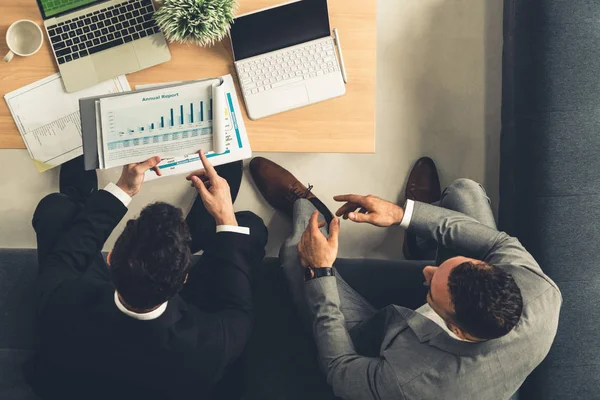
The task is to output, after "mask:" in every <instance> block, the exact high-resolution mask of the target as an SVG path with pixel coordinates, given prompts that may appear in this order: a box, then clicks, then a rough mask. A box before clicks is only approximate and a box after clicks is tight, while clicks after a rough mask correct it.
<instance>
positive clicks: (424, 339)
mask: <svg viewBox="0 0 600 400" xmlns="http://www.w3.org/2000/svg"><path fill="white" fill-rule="evenodd" d="M250 169H251V173H252V176H253V178H254V181H255V183H256V184H257V186H258V188H259V189H260V191H261V192H262V194H263V196H264V197H265V198H266V199H267V201H269V203H270V204H271V205H273V206H274V207H276V208H278V209H280V210H282V211H284V212H286V213H288V214H292V215H293V221H294V231H293V233H292V235H291V237H290V238H289V239H288V240H287V241H286V243H285V244H284V246H283V248H282V250H281V254H280V258H281V261H282V267H283V270H284V274H285V276H286V279H287V281H288V285H289V287H290V290H291V294H292V296H293V298H294V301H295V302H296V305H297V307H298V308H299V310H300V312H301V313H302V314H303V316H304V318H306V319H307V321H309V322H310V323H311V324H312V330H313V334H314V337H315V340H316V344H317V347H318V351H319V361H320V364H321V367H322V369H323V371H324V372H325V374H326V377H327V381H328V383H329V384H330V385H332V387H333V390H334V392H335V394H336V395H338V396H340V397H342V398H343V399H356V400H368V399H390V400H391V399H473V400H475V399H476V400H488V399H489V400H498V399H508V398H509V397H510V396H511V395H512V394H513V393H514V392H515V391H517V389H518V388H519V387H520V385H521V384H522V383H523V381H524V380H525V378H526V377H527V376H528V375H529V373H531V371H532V370H533V369H534V368H535V367H536V366H537V365H538V364H539V363H540V362H541V361H542V360H543V359H544V357H545V356H546V355H547V353H548V351H549V349H550V346H551V344H552V342H553V340H554V336H555V334H556V329H557V325H558V317H559V311H560V306H561V303H562V298H561V294H560V291H559V289H558V287H557V286H556V285H555V284H554V282H552V280H551V279H550V278H548V277H547V276H546V275H545V274H544V273H543V272H542V270H541V268H540V266H539V265H538V264H537V262H536V261H535V260H534V259H533V257H532V256H531V255H530V254H529V253H528V252H527V250H525V249H524V248H523V246H522V245H521V244H520V243H519V241H518V240H517V239H515V238H512V237H510V236H508V235H507V234H505V233H502V232H499V231H498V230H497V229H496V225H495V222H494V218H493V215H492V212H491V209H490V205H489V199H488V198H487V195H486V193H485V191H484V190H483V188H482V187H481V186H479V185H478V184H476V183H475V182H473V181H470V180H466V179H460V180H458V181H456V182H454V183H453V184H452V185H451V186H450V187H448V188H447V189H446V190H445V191H444V193H443V194H442V195H441V200H440V202H439V206H436V205H431V204H427V203H423V202H419V201H412V200H408V201H407V204H406V205H405V207H400V206H398V205H396V204H393V203H390V202H387V201H385V200H382V199H379V198H377V197H374V196H370V195H369V196H358V195H344V196H336V197H335V200H337V201H342V202H345V204H344V205H343V206H342V207H341V208H340V209H339V210H338V212H337V215H338V216H343V217H344V218H345V219H349V220H350V221H353V222H357V223H370V224H372V225H376V226H380V227H387V226H391V225H400V226H402V227H403V228H405V229H406V230H407V232H408V234H412V235H415V236H416V237H419V238H421V239H422V240H424V241H427V240H429V241H435V242H436V243H437V246H438V251H437V254H438V260H437V262H436V263H435V265H432V266H427V267H425V269H424V270H423V275H424V280H425V282H426V285H427V286H428V292H427V295H426V303H425V304H424V305H423V306H422V307H420V308H418V309H417V310H411V309H407V308H404V307H401V306H398V305H390V306H388V307H386V308H384V309H382V310H376V309H374V308H373V307H372V306H371V305H370V304H369V303H368V302H367V301H366V300H365V299H364V298H362V297H361V296H360V295H359V294H358V293H356V292H355V291H354V290H353V289H352V288H351V287H350V286H349V285H348V284H347V283H346V282H345V281H344V280H343V279H342V278H341V277H340V276H339V274H336V272H335V269H334V268H333V265H334V262H335V259H336V257H337V250H338V234H339V231H340V222H339V219H333V218H332V215H331V213H330V212H329V211H328V210H327V208H326V207H325V206H324V205H323V203H322V202H320V201H319V200H318V199H317V198H316V197H315V196H314V194H312V192H311V188H306V187H304V186H303V185H302V184H301V183H299V182H298V181H297V179H296V178H294V177H293V175H291V174H290V173H289V172H288V171H286V170H284V169H283V168H281V167H279V166H277V165H276V164H274V163H272V162H270V161H268V160H265V159H261V158H257V159H254V160H253V161H252V162H251V164H250ZM414 172H415V171H414V170H413V173H414ZM410 183H411V180H410V179H409V184H410ZM320 219H324V220H325V221H326V222H319V220H320ZM423 300H425V299H423Z"/></svg>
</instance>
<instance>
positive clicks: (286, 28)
mask: <svg viewBox="0 0 600 400" xmlns="http://www.w3.org/2000/svg"><path fill="white" fill-rule="evenodd" d="M330 35H331V31H330V28H329V14H328V12H327V0H301V1H298V2H295V3H290V4H286V5H283V6H280V7H275V8H271V9H268V10H264V11H261V12H257V13H254V14H249V15H246V16H242V17H239V18H236V19H235V22H234V23H233V25H232V26H231V43H232V45H233V52H234V55H235V59H236V61H239V60H243V59H245V58H249V57H254V56H257V55H260V54H264V53H269V52H271V51H275V50H280V49H284V48H286V47H290V46H294V45H297V44H301V43H305V42H309V41H311V40H315V39H320V38H324V37H327V36H330Z"/></svg>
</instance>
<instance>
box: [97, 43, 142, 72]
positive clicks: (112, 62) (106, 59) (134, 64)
mask: <svg viewBox="0 0 600 400" xmlns="http://www.w3.org/2000/svg"><path fill="white" fill-rule="evenodd" d="M92 61H94V66H95V67H96V72H97V74H98V78H99V80H100V81H105V80H107V79H111V78H114V77H115V76H118V75H121V74H126V73H129V72H132V71H136V70H138V69H139V65H140V63H139V62H138V60H137V57H136V55H135V51H134V50H133V47H132V46H131V44H129V43H128V44H126V45H125V46H122V45H121V46H117V47H114V48H112V49H109V50H104V51H101V52H99V53H96V54H93V55H92Z"/></svg>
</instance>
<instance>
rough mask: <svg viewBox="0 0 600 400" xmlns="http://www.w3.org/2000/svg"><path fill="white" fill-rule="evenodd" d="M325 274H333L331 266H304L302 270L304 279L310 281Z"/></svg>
mask: <svg viewBox="0 0 600 400" xmlns="http://www.w3.org/2000/svg"><path fill="white" fill-rule="evenodd" d="M325 276H335V272H334V269H333V268H331V267H327V268H312V267H309V268H306V270H305V271H304V281H305V282H307V281H310V280H313V279H317V278H323V277H325Z"/></svg>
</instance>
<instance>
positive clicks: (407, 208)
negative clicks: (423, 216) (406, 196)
mask: <svg viewBox="0 0 600 400" xmlns="http://www.w3.org/2000/svg"><path fill="white" fill-rule="evenodd" d="M414 209H415V202H414V201H412V200H406V204H404V216H403V217H402V222H400V227H401V228H404V229H408V227H409V226H410V220H411V219H412V215H413V210H414Z"/></svg>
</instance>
